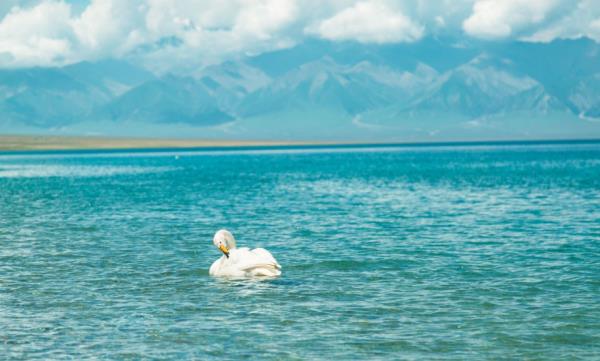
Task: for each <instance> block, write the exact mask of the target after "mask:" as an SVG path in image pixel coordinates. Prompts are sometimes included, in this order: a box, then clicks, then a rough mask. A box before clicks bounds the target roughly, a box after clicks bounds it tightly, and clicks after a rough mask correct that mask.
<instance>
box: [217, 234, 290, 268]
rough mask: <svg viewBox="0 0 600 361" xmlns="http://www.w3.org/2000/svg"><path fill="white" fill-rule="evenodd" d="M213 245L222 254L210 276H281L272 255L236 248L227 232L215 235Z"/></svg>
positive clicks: (260, 249)
mask: <svg viewBox="0 0 600 361" xmlns="http://www.w3.org/2000/svg"><path fill="white" fill-rule="evenodd" d="M213 243H214V244H215V246H216V247H217V248H219V249H220V250H221V251H222V252H223V253H224V254H223V256H221V258H219V259H218V260H216V261H215V262H214V263H213V264H212V266H210V270H209V271H208V272H209V274H210V275H211V276H225V277H254V276H267V277H276V276H280V275H281V266H280V265H279V263H278V262H277V260H275V258H274V257H273V255H272V254H271V253H270V252H269V251H267V250H266V249H264V248H255V249H253V250H250V249H249V248H247V247H242V248H236V244H235V238H233V235H232V234H231V233H230V232H229V231H227V230H220V231H218V232H217V233H216V234H215V237H214V239H213Z"/></svg>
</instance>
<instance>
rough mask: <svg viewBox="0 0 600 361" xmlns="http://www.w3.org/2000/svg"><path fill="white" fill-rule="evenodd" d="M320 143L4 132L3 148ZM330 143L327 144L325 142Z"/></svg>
mask: <svg viewBox="0 0 600 361" xmlns="http://www.w3.org/2000/svg"><path fill="white" fill-rule="evenodd" d="M311 144H315V145H316V144H321V143H319V142H293V141H261V140H248V141H246V140H211V139H160V138H157V139H153V138H119V137H95V136H45V135H39V136H37V135H0V151H29V150H34V151H35V150H40V151H43V150H112V149H115V150H116V149H160V148H182V149H185V148H210V147H226V148H229V147H252V146H286V145H311ZM322 144H327V143H322Z"/></svg>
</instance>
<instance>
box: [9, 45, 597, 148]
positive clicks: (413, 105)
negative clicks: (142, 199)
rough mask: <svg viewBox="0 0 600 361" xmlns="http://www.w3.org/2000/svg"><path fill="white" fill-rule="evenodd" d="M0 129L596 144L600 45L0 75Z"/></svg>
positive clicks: (302, 48)
mask: <svg viewBox="0 0 600 361" xmlns="http://www.w3.org/2000/svg"><path fill="white" fill-rule="evenodd" d="M0 131H2V132H4V133H52V134H103V135H138V136H176V137H206V138H237V139H280V140H281V139H290V140H311V139H314V140H365V141H412V140H414V141H426V140H470V139H525V138H599V137H600V46H599V44H598V43H596V42H594V41H592V40H589V39H586V38H581V39H575V40H555V41H553V42H550V43H528V42H514V41H511V42H476V41H474V42H471V43H464V42H463V43H453V42H452V41H451V40H448V39H444V40H439V39H433V38H428V39H424V40H421V41H419V42H417V43H413V44H392V45H363V44H357V43H352V42H342V43H339V42H327V41H316V40H311V41H306V42H304V43H301V44H298V45H297V46H295V47H292V48H288V49H283V50H278V51H273V52H268V53H263V54H260V55H256V56H245V57H243V58H239V59H236V60H232V61H227V62H224V63H221V64H217V65H212V66H209V67H206V68H203V69H198V70H197V71H195V72H193V73H191V74H190V73H170V74H161V75H157V74H153V73H151V72H149V71H147V70H145V69H144V68H143V67H141V66H138V65H136V64H133V63H131V62H128V61H126V60H115V59H107V60H103V61H98V62H93V63H92V62H82V63H77V64H72V65H68V66H64V67H60V68H21V69H3V70H0Z"/></svg>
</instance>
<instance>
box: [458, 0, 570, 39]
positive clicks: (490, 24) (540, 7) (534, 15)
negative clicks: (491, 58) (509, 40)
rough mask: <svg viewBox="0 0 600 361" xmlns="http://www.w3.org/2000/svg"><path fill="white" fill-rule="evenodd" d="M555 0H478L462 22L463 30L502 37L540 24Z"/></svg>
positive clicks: (492, 36) (555, 3)
mask: <svg viewBox="0 0 600 361" xmlns="http://www.w3.org/2000/svg"><path fill="white" fill-rule="evenodd" d="M556 5H558V0H503V1H497V0H479V1H476V2H475V4H474V5H473V13H472V14H471V16H469V17H468V18H467V19H466V20H465V21H464V23H463V28H464V30H465V31H466V32H467V33H468V34H469V35H472V36H475V37H481V38H504V37H508V36H510V35H512V34H514V33H516V32H518V31H520V30H522V29H523V28H525V27H527V26H530V25H534V24H539V23H541V22H542V21H544V19H545V18H546V16H547V15H548V13H549V12H550V11H551V10H552V9H553V8H555V7H556Z"/></svg>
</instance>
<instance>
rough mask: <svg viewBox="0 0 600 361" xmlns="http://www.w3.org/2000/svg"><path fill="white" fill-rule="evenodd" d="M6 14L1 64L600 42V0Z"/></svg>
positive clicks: (269, 1) (94, 6)
mask: <svg viewBox="0 0 600 361" xmlns="http://www.w3.org/2000/svg"><path fill="white" fill-rule="evenodd" d="M0 19H1V20H0V67H2V68H15V67H29V66H62V65H65V64H70V63H76V62H79V61H83V60H98V59H103V58H125V59H128V60H135V61H136V62H137V63H141V64H143V65H144V66H145V67H146V68H148V69H150V70H152V71H154V72H156V73H166V72H170V71H173V70H176V69H179V68H182V67H190V68H198V67H204V66H206V65H210V64H215V63H219V62H221V61H223V60H228V59H235V58H236V57H239V56H241V55H248V54H260V53H262V52H267V51H272V50H276V49H281V48H287V47H291V46H293V45H295V44H298V43H301V42H303V41H304V40H306V39H327V40H331V41H334V42H338V41H349V42H357V43H362V44H389V43H413V42H418V41H420V40H421V39H423V38H425V37H430V36H433V37H444V38H448V39H451V41H452V42H454V43H455V44H456V46H460V43H461V41H471V40H483V41H506V40H525V41H531V42H548V41H552V40H554V39H557V38H578V37H582V36H585V37H589V38H591V39H594V40H595V41H597V42H598V41H600V4H599V2H598V1H597V0H579V1H575V0H502V1H496V0H452V1H450V0H420V1H418V0H412V1H403V0H396V1H391V0H364V1H346V0H319V1H317V0H303V1H300V0H255V1H248V0H238V1H222V0H204V1H191V0H179V1H171V0H92V1H59V0H35V1H34V0H31V1H30V0H24V1H23V0H21V1H18V0H3V1H2V2H1V3H0ZM449 41H450V40H449Z"/></svg>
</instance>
